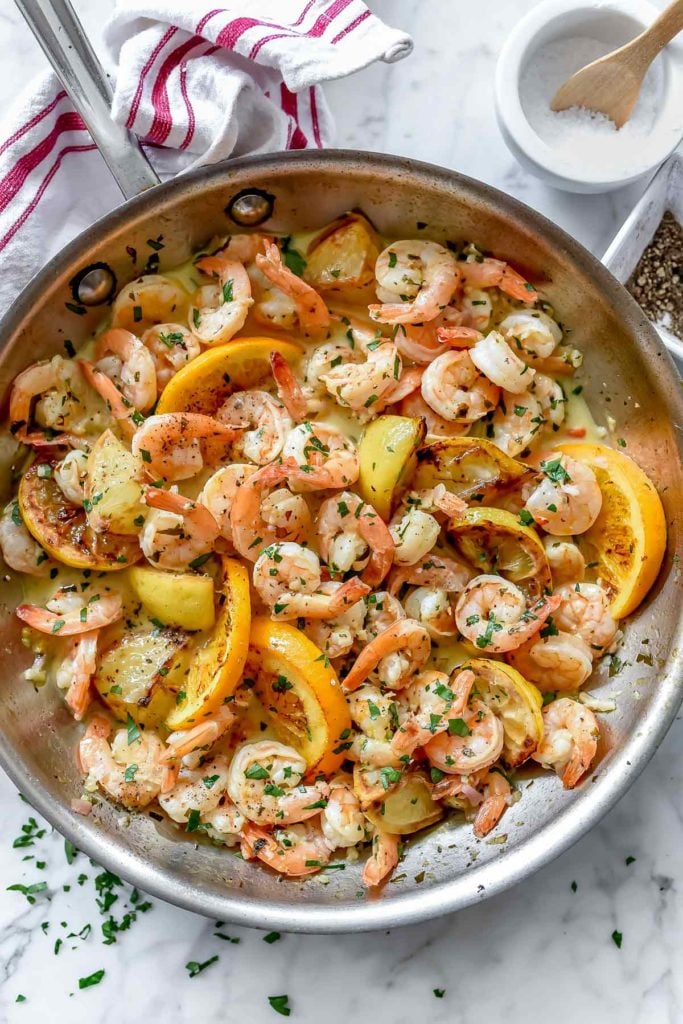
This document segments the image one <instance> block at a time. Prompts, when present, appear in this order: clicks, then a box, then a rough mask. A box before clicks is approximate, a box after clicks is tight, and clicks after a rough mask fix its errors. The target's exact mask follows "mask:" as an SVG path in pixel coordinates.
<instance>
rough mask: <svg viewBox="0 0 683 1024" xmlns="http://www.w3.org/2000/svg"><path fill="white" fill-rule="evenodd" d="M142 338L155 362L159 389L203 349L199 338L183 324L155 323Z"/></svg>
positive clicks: (161, 389)
mask: <svg viewBox="0 0 683 1024" xmlns="http://www.w3.org/2000/svg"><path fill="white" fill-rule="evenodd" d="M140 340H141V341H142V344H143V345H144V346H145V348H146V349H147V351H148V352H149V354H150V355H151V357H152V360H153V362H154V369H155V370H156V376H157V389H158V390H159V391H163V389H164V388H165V387H166V385H167V384H168V382H169V380H170V379H171V377H174V376H175V375H176V373H177V372H178V370H182V368H183V366H186V365H187V363H189V362H190V360H192V359H195V358H196V356H198V355H199V353H200V352H201V350H202V348H201V345H200V344H199V339H198V338H196V337H195V335H194V334H193V333H192V331H190V330H188V328H187V327H183V325H182V324H155V325H154V327H149V328H148V329H147V330H146V331H145V333H144V334H143V335H142V338H141V339H140Z"/></svg>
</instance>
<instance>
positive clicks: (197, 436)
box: [132, 412, 239, 480]
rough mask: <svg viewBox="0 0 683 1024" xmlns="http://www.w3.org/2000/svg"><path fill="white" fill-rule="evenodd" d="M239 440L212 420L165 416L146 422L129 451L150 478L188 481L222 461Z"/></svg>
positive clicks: (198, 416)
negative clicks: (143, 466)
mask: <svg viewBox="0 0 683 1024" xmlns="http://www.w3.org/2000/svg"><path fill="white" fill-rule="evenodd" d="M238 436H239V431H237V430H236V429H235V428H234V427H227V426H226V425H225V424H224V423H219V422H218V420H216V419H214V418H213V417H212V416H203V415H202V414H201V413H196V412H167V413H162V414H161V415H158V416H150V417H149V418H148V419H146V420H145V422H144V423H143V424H142V426H141V427H140V428H139V429H138V430H136V431H135V435H134V437H133V443H132V448H133V454H134V455H138V456H140V458H141V459H142V461H143V463H144V464H145V467H146V468H147V470H148V471H149V473H151V474H152V475H153V477H162V478H163V479H164V480H188V479H189V478H190V477H193V476H196V475H197V473H199V471H200V470H201V469H203V468H204V466H205V465H209V466H212V465H215V464H216V463H217V462H219V461H220V460H221V459H223V458H225V457H226V455H227V452H228V450H229V446H230V445H231V444H232V443H233V441H234V440H235V439H236V438H237V437H238Z"/></svg>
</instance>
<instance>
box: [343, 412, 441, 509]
mask: <svg viewBox="0 0 683 1024" xmlns="http://www.w3.org/2000/svg"><path fill="white" fill-rule="evenodd" d="M424 436H425V425H424V420H422V419H411V418H410V417H408V416H378V417H377V419H376V420H373V421H372V423H370V424H369V425H368V426H367V427H366V429H365V433H364V434H363V437H362V438H361V442H360V446H359V448H358V458H359V462H360V475H359V478H358V489H359V492H360V496H361V498H362V499H363V501H367V503H368V505H372V506H373V508H374V509H375V511H376V512H377V513H378V514H379V515H380V516H381V517H382V519H384V520H388V519H389V518H390V516H391V512H392V508H393V506H394V505H395V504H396V502H397V494H398V491H400V489H401V487H402V486H404V485H405V484H406V483H407V481H408V480H409V479H410V477H411V475H412V473H413V470H414V469H415V452H416V451H417V449H418V447H419V446H420V445H421V444H422V441H423V440H424Z"/></svg>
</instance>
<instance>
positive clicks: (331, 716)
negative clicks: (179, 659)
mask: <svg viewBox="0 0 683 1024" xmlns="http://www.w3.org/2000/svg"><path fill="white" fill-rule="evenodd" d="M252 656H253V659H254V662H255V663H256V665H257V666H258V678H257V683H256V693H257V694H258V696H259V698H260V700H261V702H262V704H263V706H264V708H265V710H266V711H267V712H268V713H269V715H270V717H271V720H272V724H273V728H274V729H275V731H276V733H277V734H278V737H279V738H280V740H281V741H282V742H283V743H288V744H289V745H290V746H292V747H294V748H295V749H296V750H298V751H299V753H300V754H301V756H302V757H304V758H305V759H306V763H307V764H308V774H309V775H315V774H318V773H321V774H323V775H331V774H332V773H333V772H335V771H336V770H337V769H338V768H339V766H340V765H341V763H342V761H343V760H344V758H345V757H346V751H347V750H348V748H349V746H350V745H351V744H350V742H349V736H350V733H351V716H350V714H349V707H348V704H347V703H346V698H345V697H344V694H343V693H342V690H341V686H340V685H339V680H338V679H337V676H336V674H335V672H334V670H333V669H332V668H330V666H329V663H328V662H327V659H326V658H325V655H324V654H323V652H322V651H321V650H319V648H317V647H316V646H315V644H314V643H313V642H312V641H311V640H309V639H308V637H307V636H305V635H304V633H302V632H301V631H300V630H298V629H296V628H295V627H294V626H290V625H289V624H288V623H286V622H273V621H272V620H271V619H268V618H266V617H265V616H259V617H258V618H255V619H254V621H253V623H252V627H251V639H250V662H251V657H252Z"/></svg>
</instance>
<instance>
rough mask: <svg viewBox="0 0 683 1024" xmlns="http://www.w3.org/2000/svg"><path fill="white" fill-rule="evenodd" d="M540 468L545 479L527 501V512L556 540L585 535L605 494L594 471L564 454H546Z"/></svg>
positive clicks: (596, 516) (541, 480) (598, 512)
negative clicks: (574, 535) (572, 535)
mask: <svg viewBox="0 0 683 1024" xmlns="http://www.w3.org/2000/svg"><path fill="white" fill-rule="evenodd" d="M540 468H541V473H542V474H543V476H542V477H541V479H540V481H538V482H537V483H536V484H535V485H532V488H533V489H532V490H531V493H530V494H528V496H527V498H526V504H525V505H524V507H525V509H526V510H527V512H530V513H531V515H532V516H533V517H534V520H535V521H536V522H537V523H538V525H539V526H541V527H542V528H543V529H544V530H545V531H546V533H551V534H553V536H555V537H567V536H569V535H571V534H577V533H585V532H586V530H589V529H590V527H591V526H592V525H593V523H594V522H595V520H596V519H597V518H598V516H599V515H600V509H601V508H602V491H601V490H600V487H599V485H598V482H597V480H596V478H595V473H594V472H593V470H592V469H591V468H590V466H587V465H586V464H585V463H583V462H579V461H578V460H577V459H573V458H571V456H569V455H564V454H563V453H561V452H546V453H545V458H543V457H542V458H541V461H540Z"/></svg>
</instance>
